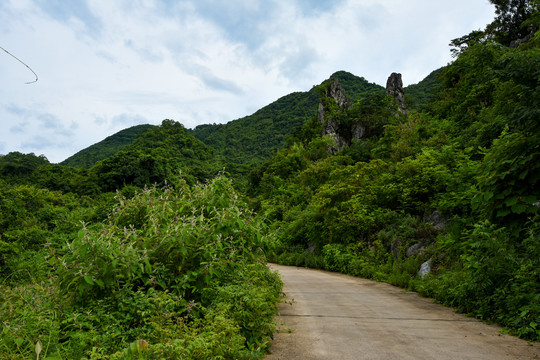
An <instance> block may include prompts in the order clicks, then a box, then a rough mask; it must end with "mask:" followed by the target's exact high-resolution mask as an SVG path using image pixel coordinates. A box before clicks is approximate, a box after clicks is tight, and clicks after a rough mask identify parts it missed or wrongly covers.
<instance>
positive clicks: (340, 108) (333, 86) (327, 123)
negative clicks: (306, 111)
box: [317, 78, 364, 154]
mask: <svg viewBox="0 0 540 360" xmlns="http://www.w3.org/2000/svg"><path fill="white" fill-rule="evenodd" d="M325 97H326V98H325ZM351 106H352V101H351V100H350V99H349V98H347V96H346V95H345V90H344V89H343V88H342V87H341V85H340V84H339V81H338V79H336V78H331V79H330V85H329V86H328V87H327V88H326V89H325V92H324V94H323V98H321V101H320V102H319V110H318V114H317V118H318V120H319V122H321V123H322V124H323V127H322V135H323V136H327V137H329V138H331V139H333V140H334V144H335V146H333V147H331V148H330V149H329V152H330V153H331V154H336V153H337V152H338V151H340V150H341V149H343V148H344V147H345V146H350V145H351V141H352V138H349V137H347V136H344V135H343V134H344V133H349V131H344V130H346V129H344V126H345V125H344V124H342V123H341V122H340V119H339V115H340V114H342V113H345V112H346V111H347V110H348V109H350V108H351ZM354 127H355V131H354V133H355V136H357V137H356V138H358V139H359V138H361V136H362V135H363V133H364V129H363V128H362V126H361V123H360V122H359V121H358V124H356V125H355V126H354Z"/></svg>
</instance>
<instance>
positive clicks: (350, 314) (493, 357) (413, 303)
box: [267, 265, 540, 360]
mask: <svg viewBox="0 0 540 360" xmlns="http://www.w3.org/2000/svg"><path fill="white" fill-rule="evenodd" d="M271 267H272V268H273V269H275V270H278V271H279V273H280V274H281V277H282V279H283V281H284V283H285V286H284V292H285V293H286V294H287V300H288V301H289V302H290V301H292V302H293V303H292V305H290V304H287V303H283V304H281V307H280V309H281V317H280V318H278V323H279V324H281V325H280V327H281V332H279V333H277V334H276V335H275V339H274V341H273V343H272V347H271V348H270V353H269V355H268V356H267V359H269V360H277V359H283V360H285V359H286V360H295V359H303V360H310V359H340V360H345V359H365V360H370V359H373V360H375V359H384V360H391V359H400V360H404V359H415V360H416V359H437V360H444V359H452V360H456V359H457V360H464V359H471V360H472V359H474V360H480V359H485V360H497V359H512V360H515V359H528V360H530V359H540V347H539V344H538V343H534V344H530V343H528V342H527V341H524V340H520V339H517V338H514V337H511V336H509V335H501V334H500V330H501V329H500V328H499V327H497V326H492V325H486V324H484V323H482V322H480V321H477V320H475V319H471V318H468V317H466V316H464V315H461V314H456V313H455V312H454V311H453V310H452V309H450V308H447V307H444V306H441V305H438V304H434V303H433V302H432V301H431V300H429V299H425V298H422V297H420V296H418V295H417V294H416V293H413V292H409V291H404V290H402V289H400V288H397V287H394V286H391V285H388V284H383V283H377V282H373V281H370V280H365V279H360V278H354V277H350V276H345V275H341V274H336V273H330V272H325V271H319V270H309V269H304V268H296V267H288V266H280V265H271Z"/></svg>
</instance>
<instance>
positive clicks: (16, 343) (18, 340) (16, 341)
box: [15, 337, 24, 347]
mask: <svg viewBox="0 0 540 360" xmlns="http://www.w3.org/2000/svg"><path fill="white" fill-rule="evenodd" d="M23 342H24V339H23V338H22V337H18V338H16V339H15V345H17V347H20V346H21V345H22V343H23Z"/></svg>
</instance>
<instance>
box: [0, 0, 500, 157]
mask: <svg viewBox="0 0 540 360" xmlns="http://www.w3.org/2000/svg"><path fill="white" fill-rule="evenodd" d="M494 16H495V15H494V7H493V6H492V5H491V4H490V3H489V1H488V0H452V1H448V0H407V1H404V0H332V1H330V0H221V1H218V0H176V1H173V0H0V46H1V47H2V48H4V49H5V50H7V51H8V52H9V53H11V54H12V55H14V56H15V57H17V58H18V59H19V60H20V61H22V62H23V63H24V64H23V63H21V62H19V61H18V60H17V59H15V58H13V57H12V56H10V55H9V54H8V53H7V52H5V51H2V50H1V49H0V154H7V153H9V152H12V151H19V152H22V153H34V154H36V155H44V156H45V157H47V159H48V160H49V161H50V162H52V163H58V162H61V161H62V160H64V159H66V158H68V157H69V156H71V155H73V154H75V153H76V152H78V151H80V150H82V149H84V148H86V147H88V146H90V145H92V144H94V143H97V142H99V141H101V140H103V139H104V138H106V137H107V136H110V135H112V134H114V133H116V132H118V131H120V130H122V129H125V128H128V127H130V126H134V125H138V124H154V125H159V124H160V123H161V122H162V120H164V119H172V120H175V121H178V122H180V123H182V124H183V125H184V126H185V127H187V128H193V127H195V126H197V125H199V124H213V123H226V122H228V121H231V120H234V119H238V118H241V117H244V116H247V115H251V114H252V113H254V112H255V111H257V110H258V109H260V108H262V107H264V106H266V105H268V104H270V103H272V102H273V101H275V100H277V99H279V98H280V97H282V96H285V95H287V94H290V93H292V92H295V91H308V90H309V89H311V88H312V87H313V86H314V85H317V84H320V83H321V82H322V81H324V80H325V79H327V78H329V77H330V75H332V74H333V73H334V72H336V71H339V70H345V71H348V72H351V73H353V74H355V75H357V76H362V77H364V78H365V79H367V80H368V81H370V82H374V83H377V84H380V85H383V86H384V85H385V84H386V80H387V78H388V76H389V75H390V74H391V73H392V72H398V73H401V74H402V77H403V82H404V85H408V84H415V83H418V82H419V81H421V80H422V79H423V78H424V77H426V76H427V75H428V74H429V73H430V72H431V71H433V70H435V69H438V68H440V67H441V66H444V65H447V64H448V63H449V62H451V61H452V57H451V53H450V47H449V46H448V44H449V43H450V41H451V40H452V39H454V38H457V37H460V36H463V35H466V34H468V33H469V32H471V31H472V30H478V29H483V28H484V27H485V25H487V24H488V23H490V22H491V21H492V20H493V18H494ZM25 65H26V66H25ZM27 66H28V67H27ZM30 69H31V70H30ZM32 71H34V72H35V73H36V74H37V76H38V81H37V82H33V83H30V84H27V83H28V82H32V81H34V80H35V78H36V77H35V75H34V74H33V73H32Z"/></svg>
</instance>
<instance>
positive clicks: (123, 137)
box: [60, 125, 153, 169]
mask: <svg viewBox="0 0 540 360" xmlns="http://www.w3.org/2000/svg"><path fill="white" fill-rule="evenodd" d="M151 128H153V126H152V125H136V126H132V127H130V128H127V129H124V130H122V131H119V132H117V133H116V134H114V135H111V136H109V137H107V138H105V140H102V141H100V142H98V143H97V144H94V145H92V146H89V147H87V148H86V149H83V150H81V151H79V152H78V153H76V154H75V155H72V156H70V157H69V158H67V159H66V160H64V161H62V162H61V163H60V165H65V166H72V167H82V168H85V169H90V168H91V167H92V166H94V165H95V164H96V163H97V162H98V161H101V160H105V159H106V158H108V157H109V156H112V155H114V154H116V153H117V152H119V151H120V150H122V149H123V148H124V147H126V146H127V145H131V144H132V143H133V141H134V140H135V138H137V136H139V135H140V134H142V133H143V132H145V131H146V130H148V129H151Z"/></svg>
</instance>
